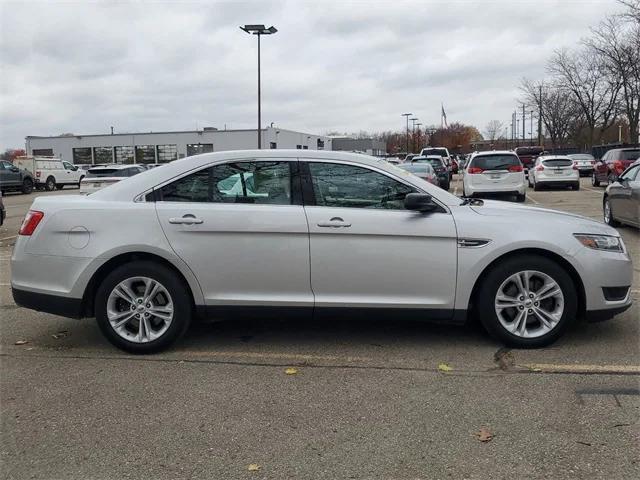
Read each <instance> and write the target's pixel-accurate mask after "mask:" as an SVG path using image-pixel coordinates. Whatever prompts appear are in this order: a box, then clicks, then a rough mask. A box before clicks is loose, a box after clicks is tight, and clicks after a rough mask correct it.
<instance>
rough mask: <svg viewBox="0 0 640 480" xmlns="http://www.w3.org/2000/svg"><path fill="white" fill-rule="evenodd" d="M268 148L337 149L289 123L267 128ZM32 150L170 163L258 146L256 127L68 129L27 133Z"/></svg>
mask: <svg viewBox="0 0 640 480" xmlns="http://www.w3.org/2000/svg"><path fill="white" fill-rule="evenodd" d="M261 134H262V148H264V149H268V148H271V149H278V148H280V149H282V148H287V149H289V148H290V149H296V148H297V149H300V150H331V138H329V137H326V136H321V135H312V134H310V133H303V132H295V131H293V130H285V129H283V128H275V127H267V128H264V129H262V131H261ZM25 140H26V151H27V155H54V156H56V157H60V158H62V159H63V160H67V161H69V162H73V163H74V164H96V163H112V162H115V163H164V162H170V161H172V160H176V159H178V158H184V157H188V156H191V155H197V154H199V153H207V152H221V151H225V150H248V149H254V148H258V134H257V131H256V130H218V129H215V128H204V129H203V130H192V131H184V132H149V133H115V134H105V135H73V134H65V135H60V136H56V137H38V136H28V137H26V139H25Z"/></svg>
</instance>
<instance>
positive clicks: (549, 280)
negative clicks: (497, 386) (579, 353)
mask: <svg viewBox="0 0 640 480" xmlns="http://www.w3.org/2000/svg"><path fill="white" fill-rule="evenodd" d="M476 304H477V307H478V308H477V314H478V315H479V317H480V321H481V322H482V324H483V325H484V327H485V328H486V330H487V331H488V332H489V334H491V335H492V336H493V337H495V338H497V339H498V340H500V341H502V342H504V343H505V344H506V345H508V346H511V347H517V348H538V347H544V346H547V345H549V344H551V343H553V342H554V341H555V340H557V339H558V337H560V335H561V334H562V333H563V332H564V330H565V329H566V328H567V326H568V325H569V324H570V323H571V322H572V321H573V320H574V319H575V316H576V312H577V308H578V299H577V294H576V291H575V288H574V286H573V281H572V279H571V277H570V276H569V274H568V273H567V272H566V271H565V270H564V269H563V268H562V267H561V266H560V265H558V264H557V263H555V262H554V261H552V260H550V259H548V258H546V257H540V256H537V255H524V256H521V257H513V258H510V259H508V260H506V261H504V262H501V263H500V264H499V265H497V266H496V267H495V268H493V269H492V270H491V271H490V272H489V273H488V274H487V276H486V277H485V279H484V280H483V282H482V285H481V287H480V289H479V290H478V294H477V297H476Z"/></svg>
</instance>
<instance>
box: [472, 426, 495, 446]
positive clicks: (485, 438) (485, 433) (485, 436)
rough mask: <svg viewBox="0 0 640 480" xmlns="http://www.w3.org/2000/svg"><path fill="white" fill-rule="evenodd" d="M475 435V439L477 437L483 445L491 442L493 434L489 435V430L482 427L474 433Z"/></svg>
mask: <svg viewBox="0 0 640 480" xmlns="http://www.w3.org/2000/svg"><path fill="white" fill-rule="evenodd" d="M475 435H476V437H478V440H480V441H481V442H484V443H486V442H490V441H491V440H493V433H491V432H490V431H489V429H488V428H486V427H482V428H481V429H480V430H478V431H477V432H476V434H475Z"/></svg>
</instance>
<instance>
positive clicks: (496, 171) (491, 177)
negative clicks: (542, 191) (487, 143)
mask: <svg viewBox="0 0 640 480" xmlns="http://www.w3.org/2000/svg"><path fill="white" fill-rule="evenodd" d="M463 174H464V175H463V178H462V195H463V196H465V197H473V196H474V195H476V194H482V193H502V194H510V195H515V196H516V200H517V201H518V202H524V201H525V200H526V192H527V183H526V181H525V177H524V169H523V167H522V163H521V162H520V159H519V158H518V156H517V155H516V154H515V153H514V152H510V151H499V150H494V151H490V152H480V153H474V154H473V156H472V157H471V160H470V161H469V163H468V164H467V166H466V168H465V169H464V172H463Z"/></svg>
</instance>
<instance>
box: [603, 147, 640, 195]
mask: <svg viewBox="0 0 640 480" xmlns="http://www.w3.org/2000/svg"><path fill="white" fill-rule="evenodd" d="M638 158H640V147H631V148H614V149H612V150H609V151H608V152H607V153H605V154H604V155H603V156H602V158H601V159H600V160H598V161H597V162H596V164H595V166H594V169H593V174H592V176H591V184H592V185H593V186H594V187H598V186H600V182H607V183H608V184H612V183H613V182H615V181H616V179H617V178H618V177H619V176H620V174H621V173H622V172H624V170H625V169H626V168H627V167H628V166H629V165H631V164H632V163H633V162H635V161H636V160H637V159H638Z"/></svg>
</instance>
